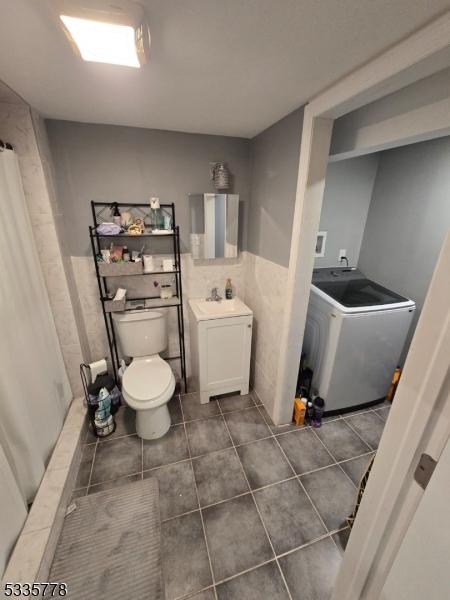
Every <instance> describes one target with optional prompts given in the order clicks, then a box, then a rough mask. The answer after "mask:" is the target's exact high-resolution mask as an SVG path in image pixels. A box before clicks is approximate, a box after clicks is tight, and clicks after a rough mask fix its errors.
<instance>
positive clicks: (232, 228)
mask: <svg viewBox="0 0 450 600" xmlns="http://www.w3.org/2000/svg"><path fill="white" fill-rule="evenodd" d="M189 213H190V225H191V229H190V242H191V254H192V258H193V259H205V258H236V257H237V255H238V221H239V195H238V194H189Z"/></svg>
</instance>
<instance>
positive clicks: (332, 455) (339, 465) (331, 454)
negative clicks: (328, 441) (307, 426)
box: [313, 428, 358, 489]
mask: <svg viewBox="0 0 450 600" xmlns="http://www.w3.org/2000/svg"><path fill="white" fill-rule="evenodd" d="M313 433H314V435H315V436H316V438H317V439H318V440H319V442H320V443H321V444H322V446H323V447H324V448H325V450H326V451H327V452H328V454H329V455H330V456H331V458H332V459H333V460H334V461H335V462H334V465H330V467H334V466H335V465H337V466H338V467H339V468H340V470H341V471H342V472H343V473H344V475H345V476H346V477H347V479H348V480H349V481H350V482H351V484H352V486H353V487H354V488H356V489H358V488H357V487H356V485H355V484H354V483H353V481H352V479H351V477H350V475H348V474H347V473H346V472H345V471H344V469H343V468H342V467H341V464H340V463H339V462H338V461H337V460H336V457H335V456H334V454H333V453H332V452H331V450H330V449H329V448H328V447H327V446H326V445H325V442H324V441H322V440H321V439H320V437H319V436H318V435H317V433H316V432H315V431H314V428H313ZM348 460H350V459H348Z"/></svg>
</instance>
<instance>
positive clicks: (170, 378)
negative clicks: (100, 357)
mask: <svg viewBox="0 0 450 600" xmlns="http://www.w3.org/2000/svg"><path fill="white" fill-rule="evenodd" d="M113 320H114V324H115V327H116V331H117V336H118V338H119V342H120V346H121V349H122V351H123V353H124V354H125V355H126V356H128V357H130V358H132V361H131V364H130V365H129V366H128V367H127V368H126V369H125V373H124V375H123V377H122V396H123V398H124V400H125V402H126V403H127V404H128V406H129V407H130V408H132V409H133V410H135V411H136V432H137V434H138V436H139V437H141V438H143V439H145V440H154V439H157V438H160V437H162V436H163V435H164V434H165V433H167V431H168V429H169V427H170V424H171V422H170V414H169V409H168V408H167V403H168V402H169V400H170V399H171V398H172V395H173V393H174V391H175V377H174V375H173V372H172V369H171V368H170V366H169V365H168V363H167V362H166V361H165V360H164V359H163V358H161V356H159V352H162V351H163V350H164V349H165V348H166V346H167V325H166V314H165V313H164V312H162V311H157V310H139V311H129V312H123V313H113Z"/></svg>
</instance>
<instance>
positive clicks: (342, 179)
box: [314, 154, 379, 267]
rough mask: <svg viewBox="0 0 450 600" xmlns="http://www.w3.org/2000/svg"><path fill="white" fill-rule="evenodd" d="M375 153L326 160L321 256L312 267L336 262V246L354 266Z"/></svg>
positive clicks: (375, 157)
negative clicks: (322, 247) (323, 236)
mask: <svg viewBox="0 0 450 600" xmlns="http://www.w3.org/2000/svg"><path fill="white" fill-rule="evenodd" d="M378 160H379V156H378V154H370V155H368V156H361V157H359V158H352V159H349V160H342V161H339V162H334V163H330V164H329V165H328V168H327V174H326V179H325V192H324V196H323V204H322V212H321V215H320V230H321V231H322V230H323V231H327V241H326V245H325V256H324V257H323V258H322V257H321V258H316V259H315V263H314V265H315V266H316V267H335V266H345V263H343V265H340V263H339V261H338V255H339V250H340V249H345V250H347V258H348V264H349V266H351V267H356V266H357V264H358V259H359V252H360V248H361V242H362V238H363V233H364V227H365V225H366V219H367V214H368V212H369V205H370V201H371V199H372V192H373V187H374V183H375V177H376V174H377V169H378Z"/></svg>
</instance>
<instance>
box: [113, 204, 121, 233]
mask: <svg viewBox="0 0 450 600" xmlns="http://www.w3.org/2000/svg"><path fill="white" fill-rule="evenodd" d="M111 212H112V219H113V223H115V224H116V225H119V227H120V226H121V222H120V211H119V205H118V204H117V202H113V203H112V204H111Z"/></svg>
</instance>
